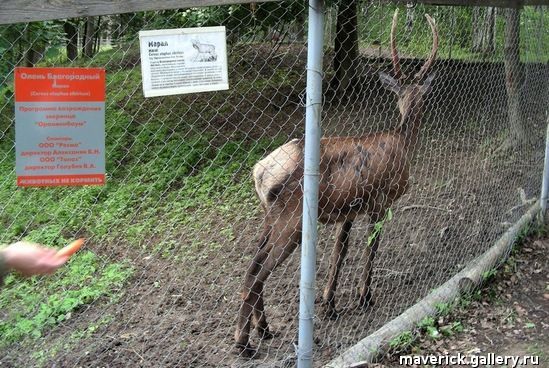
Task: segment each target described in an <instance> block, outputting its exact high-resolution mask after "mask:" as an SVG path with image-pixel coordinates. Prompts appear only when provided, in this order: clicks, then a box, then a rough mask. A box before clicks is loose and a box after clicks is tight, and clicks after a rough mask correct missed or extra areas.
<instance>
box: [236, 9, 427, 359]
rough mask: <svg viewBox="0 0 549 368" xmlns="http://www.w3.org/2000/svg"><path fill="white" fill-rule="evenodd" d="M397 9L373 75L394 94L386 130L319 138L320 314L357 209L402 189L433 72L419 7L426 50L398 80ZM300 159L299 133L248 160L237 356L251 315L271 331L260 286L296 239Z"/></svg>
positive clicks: (365, 297) (376, 210) (363, 210)
mask: <svg viewBox="0 0 549 368" xmlns="http://www.w3.org/2000/svg"><path fill="white" fill-rule="evenodd" d="M397 15H398V11H395V14H394V16H393V23H392V27H391V56H392V64H393V72H394V78H393V77H391V76H389V75H387V74H385V73H380V80H381V82H382V84H383V85H384V86H385V87H386V88H387V89H389V90H391V91H393V92H395V93H396V94H397V96H398V108H399V110H400V124H398V126H397V127H396V128H395V129H393V130H390V131H386V132H378V133H375V134H370V135H365V136H362V137H324V138H322V140H321V142H320V150H321V151H320V153H321V155H320V173H321V174H320V187H319V203H318V215H319V221H320V222H322V223H325V224H329V223H336V224H337V237H336V243H335V246H334V248H333V251H332V255H331V265H330V271H329V275H328V283H327V285H326V287H325V289H324V294H323V303H322V304H323V307H324V310H325V313H326V316H327V317H330V318H333V317H335V316H337V313H336V309H335V298H334V295H335V291H336V287H337V279H338V274H339V271H340V267H341V264H342V263H343V260H344V258H345V255H346V253H347V248H348V242H349V233H350V231H351V227H352V225H353V221H354V219H355V218H356V217H357V216H358V215H360V214H367V215H368V216H369V220H370V223H371V224H375V223H376V222H378V221H380V220H381V219H383V218H384V216H385V214H386V211H387V209H388V208H389V207H390V206H391V205H392V204H393V202H394V201H395V200H397V199H398V198H399V197H400V196H402V194H403V193H405V192H406V189H407V187H408V178H409V165H410V160H411V156H412V153H413V151H414V147H415V145H416V142H417V137H418V134H419V127H420V123H421V120H422V117H423V108H424V96H425V95H426V94H427V93H428V91H429V90H430V87H431V82H432V80H433V77H434V75H433V74H431V75H429V76H427V77H426V78H425V76H426V75H427V72H428V71H429V69H430V68H431V66H432V64H433V63H434V61H435V58H436V54H437V49H438V32H437V28H436V24H435V22H434V20H433V19H432V18H431V17H430V16H429V15H427V14H426V15H425V16H426V18H427V21H428V23H429V25H430V27H431V31H432V34H433V47H432V50H431V55H430V56H429V58H428V59H427V60H426V62H425V63H424V65H423V66H422V67H421V69H420V70H419V71H418V72H417V73H416V74H415V76H414V78H413V80H412V81H411V83H408V84H405V83H404V82H405V80H406V78H405V77H403V75H402V73H401V70H400V62H399V56H398V52H397V49H396V42H395V30H396V23H397ZM303 165H304V164H303V141H302V140H298V139H294V140H292V141H290V142H288V143H286V144H284V145H283V146H281V147H279V148H277V149H276V150H274V151H273V152H272V153H271V154H269V155H268V156H267V157H265V158H264V159H262V160H261V161H259V162H258V163H257V164H256V165H255V166H254V170H253V177H254V181H255V189H256V191H257V195H258V196H259V199H260V201H261V205H262V207H263V210H264V212H265V217H264V229H263V233H262V235H261V237H260V239H259V244H258V251H257V253H256V254H255V256H254V258H253V260H252V262H251V265H250V266H249V268H248V270H247V273H246V276H245V279H244V285H243V289H242V293H241V297H242V305H241V307H240V311H239V317H238V322H237V323H238V326H237V329H236V333H235V340H236V347H237V349H238V351H239V353H240V354H242V355H243V356H252V355H254V354H255V350H254V349H253V347H252V346H251V345H250V343H249V335H250V325H251V323H253V325H254V326H255V327H256V328H257V330H258V332H259V335H260V337H262V338H271V337H272V336H273V335H272V334H271V332H270V331H269V327H268V324H267V318H266V316H265V311H264V302H263V288H264V284H265V281H266V280H267V278H268V277H269V275H270V274H271V273H272V272H273V270H274V269H275V268H276V267H277V266H278V265H280V264H281V263H282V262H283V261H284V260H285V259H286V258H287V257H288V256H289V255H290V254H291V253H292V252H293V251H294V250H295V249H296V248H297V246H298V245H299V244H300V243H301V211H302V205H303V203H302V197H303ZM378 246H379V233H378V234H377V236H376V237H375V238H374V239H373V240H372V243H371V246H370V247H367V248H369V249H366V252H367V253H368V258H367V261H366V265H365V269H364V273H363V275H362V279H361V280H362V285H361V287H360V290H359V301H358V305H359V306H360V307H362V308H366V307H367V306H368V305H369V303H370V302H371V298H372V294H371V291H370V282H371V271H372V262H373V260H374V256H375V253H376V251H377V249H378Z"/></svg>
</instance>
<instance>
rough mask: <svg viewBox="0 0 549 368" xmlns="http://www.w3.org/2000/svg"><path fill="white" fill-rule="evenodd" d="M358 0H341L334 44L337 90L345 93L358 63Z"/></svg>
mask: <svg viewBox="0 0 549 368" xmlns="http://www.w3.org/2000/svg"><path fill="white" fill-rule="evenodd" d="M357 8H358V0H340V2H339V7H338V12H337V21H336V37H335V45H334V51H335V56H334V71H335V81H334V82H335V83H336V90H337V92H338V94H339V93H345V92H346V91H347V90H348V89H349V88H350V86H351V83H352V81H353V79H354V78H355V77H356V66H357V63H358V29H357V23H358V19H357V18H358V17H357Z"/></svg>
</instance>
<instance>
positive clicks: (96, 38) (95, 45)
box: [93, 16, 101, 55]
mask: <svg viewBox="0 0 549 368" xmlns="http://www.w3.org/2000/svg"><path fill="white" fill-rule="evenodd" d="M100 43H101V17H100V16H98V17H97V26H96V27H95V35H94V41H93V54H94V55H95V54H97V53H98V52H99V46H100Z"/></svg>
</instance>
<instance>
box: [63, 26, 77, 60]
mask: <svg viewBox="0 0 549 368" xmlns="http://www.w3.org/2000/svg"><path fill="white" fill-rule="evenodd" d="M63 29H64V30H65V37H66V38H67V59H69V60H70V61H75V60H76V59H77V58H78V30H77V29H76V26H75V25H74V23H72V22H71V21H69V20H67V21H65V23H64V24H63Z"/></svg>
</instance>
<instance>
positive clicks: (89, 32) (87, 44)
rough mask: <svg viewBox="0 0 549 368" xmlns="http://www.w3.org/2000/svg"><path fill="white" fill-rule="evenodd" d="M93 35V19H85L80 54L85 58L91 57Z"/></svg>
mask: <svg viewBox="0 0 549 368" xmlns="http://www.w3.org/2000/svg"><path fill="white" fill-rule="evenodd" d="M94 33H95V25H94V23H93V17H88V18H86V25H85V27H84V35H83V39H82V53H83V54H84V56H86V57H89V58H91V57H93V34H94Z"/></svg>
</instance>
